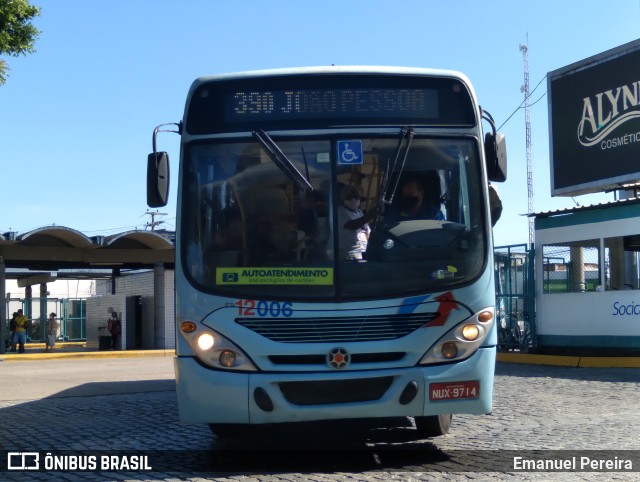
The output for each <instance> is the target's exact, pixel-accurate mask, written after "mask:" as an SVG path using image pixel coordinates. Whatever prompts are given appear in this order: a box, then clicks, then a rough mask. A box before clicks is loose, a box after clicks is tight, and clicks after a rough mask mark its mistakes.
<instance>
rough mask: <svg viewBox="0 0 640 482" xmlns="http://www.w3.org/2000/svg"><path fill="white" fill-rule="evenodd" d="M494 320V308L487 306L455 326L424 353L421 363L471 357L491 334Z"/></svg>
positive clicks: (428, 363) (427, 363)
mask: <svg viewBox="0 0 640 482" xmlns="http://www.w3.org/2000/svg"><path fill="white" fill-rule="evenodd" d="M494 320H495V311H494V309H493V308H486V309H484V310H481V311H479V312H478V313H476V314H474V315H473V316H471V317H470V318H468V319H466V320H465V321H463V322H462V323H459V324H458V325H456V326H454V327H453V328H451V329H450V330H449V331H448V332H446V333H445V334H444V335H443V336H442V337H441V338H440V339H439V340H438V341H437V342H436V343H435V344H434V345H433V346H432V347H431V348H430V349H429V351H427V353H425V354H424V356H423V357H422V359H421V360H420V365H431V364H435V363H443V362H448V361H460V360H464V359H465V358H469V357H470V356H471V355H473V354H474V353H475V352H476V350H477V349H478V348H479V347H480V345H482V343H483V342H484V341H485V339H486V338H487V336H488V335H489V333H490V331H491V327H492V326H493V324H494Z"/></svg>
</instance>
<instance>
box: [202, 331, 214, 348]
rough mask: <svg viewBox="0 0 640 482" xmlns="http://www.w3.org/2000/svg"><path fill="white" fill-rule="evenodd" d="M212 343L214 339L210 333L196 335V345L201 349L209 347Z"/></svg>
mask: <svg viewBox="0 0 640 482" xmlns="http://www.w3.org/2000/svg"><path fill="white" fill-rule="evenodd" d="M213 344H214V339H213V336H212V335H211V334H210V333H203V334H202V335H200V336H199V337H198V347H199V348H200V349H201V350H203V351H205V350H208V349H210V348H211V347H212V346H213Z"/></svg>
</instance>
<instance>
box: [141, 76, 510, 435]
mask: <svg viewBox="0 0 640 482" xmlns="http://www.w3.org/2000/svg"><path fill="white" fill-rule="evenodd" d="M483 119H485V124H489V126H490V127H491V129H490V131H489V132H487V134H486V135H484V136H483V130H482V124H483V122H482V121H483ZM177 125H178V130H177V131H178V132H179V134H180V136H181V148H180V174H179V179H178V208H177V210H178V213H177V219H178V221H177V238H176V273H175V279H176V359H175V369H176V382H177V393H178V402H179V411H180V418H181V420H182V421H183V422H187V423H207V424H209V425H210V426H211V428H212V429H213V430H214V432H216V433H219V434H228V433H233V432H234V431H235V430H237V429H239V428H243V427H244V428H247V427H249V426H252V425H261V424H271V423H286V422H304V421H321V420H336V419H368V420H372V421H373V419H379V420H377V421H378V422H380V421H381V420H382V419H387V418H390V417H391V418H394V417H402V418H407V417H411V418H413V420H414V421H415V426H416V427H417V429H418V431H419V432H420V434H421V435H425V436H434V435H440V434H443V433H446V432H447V431H448V429H449V425H450V422H451V414H454V413H470V414H486V413H489V412H491V408H492V390H493V376H494V364H495V354H496V324H495V315H494V305H495V296H494V279H493V258H492V235H491V220H490V210H489V201H488V199H489V198H488V181H491V180H494V181H503V180H504V179H505V176H506V155H505V149H506V148H505V145H504V142H503V138H502V136H500V135H499V134H497V133H496V132H495V126H494V124H493V121H492V120H491V116H489V115H488V114H486V113H485V112H484V111H483V110H482V109H481V108H480V107H479V105H478V103H477V101H476V97H475V94H474V91H473V88H472V86H471V84H470V82H469V81H468V79H467V78H466V77H465V76H464V75H462V74H460V73H457V72H450V71H436V70H427V69H415V68H387V67H349V68H347V67H325V68H297V69H281V70H269V71H257V72H245V73H238V74H226V75H217V76H212V77H203V78H199V79H197V80H196V81H195V82H194V83H193V85H192V87H191V89H190V91H189V94H188V97H187V102H186V108H185V112H184V117H183V120H182V122H180V123H179V124H177ZM160 130H161V129H160V127H158V128H156V130H155V131H154V137H153V141H154V142H153V144H154V146H153V147H154V149H153V151H154V152H153V153H152V154H150V155H149V159H148V180H147V187H148V204H149V206H151V207H158V206H163V205H165V204H166V201H167V195H168V187H169V182H168V180H169V167H168V156H167V154H166V153H165V152H157V151H156V134H157V132H158V131H160ZM345 193H346V194H345ZM349 193H350V194H351V195H350V196H349ZM354 193H357V194H354ZM347 198H349V199H347ZM347 204H348V205H349V207H346V206H345V205H347ZM358 204H359V207H358ZM427 206H429V207H428V208H427ZM345 209H346V211H345ZM345 215H346V216H347V218H348V219H349V220H351V221H354V222H353V223H351V224H350V223H349V221H345V219H347V218H345V217H344V216H345ZM363 215H364V218H363V217H362V216H363ZM364 221H366V224H365V223H364Z"/></svg>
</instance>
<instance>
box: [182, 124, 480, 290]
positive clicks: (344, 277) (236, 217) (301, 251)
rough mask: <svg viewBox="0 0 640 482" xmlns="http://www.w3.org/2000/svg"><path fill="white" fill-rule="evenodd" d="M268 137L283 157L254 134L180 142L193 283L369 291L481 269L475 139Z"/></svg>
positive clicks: (468, 276) (424, 286) (460, 280)
mask: <svg viewBox="0 0 640 482" xmlns="http://www.w3.org/2000/svg"><path fill="white" fill-rule="evenodd" d="M269 140H271V138H269ZM273 143H274V144H276V145H277V148H278V150H279V151H280V154H281V155H282V157H283V158H284V161H283V160H282V159H280V160H274V158H273V156H272V155H270V153H269V152H268V149H266V148H265V144H264V143H263V142H259V140H258V139H255V138H253V139H247V138H243V139H242V140H241V141H238V140H235V141H234V140H231V141H230V140H228V139H225V140H219V139H218V140H207V141H198V142H193V143H191V144H188V145H186V146H185V152H184V161H185V162H184V166H183V183H182V189H183V194H182V196H183V199H184V202H183V203H182V206H183V212H182V213H181V216H182V217H181V219H182V221H181V222H182V227H181V236H182V242H181V247H182V252H181V253H180V256H181V262H182V265H183V270H184V271H185V273H186V274H187V277H188V278H189V280H190V282H191V283H192V284H194V285H195V286H196V287H198V288H199V289H201V290H203V291H206V292H210V293H217V294H223V295H229V296H242V295H243V294H244V295H247V294H248V293H250V294H251V296H252V297H268V298H270V299H278V298H283V297H286V299H326V300H331V299H349V298H352V299H355V298H358V299H361V298H370V299H375V298H388V297H389V296H390V295H394V294H396V295H403V296H406V294H407V293H411V292H415V293H424V292H433V291H441V290H444V289H449V288H450V287H453V286H459V285H461V284H464V283H469V282H470V281H472V280H473V279H475V278H477V277H478V276H479V275H480V273H481V271H482V269H483V267H484V265H485V263H486V256H487V249H486V246H487V244H486V243H487V240H486V239H485V234H484V233H485V230H484V229H483V226H484V223H485V220H484V219H483V216H484V214H483V213H484V212H485V208H484V206H483V194H482V192H483V191H482V185H483V184H482V181H481V174H480V161H479V153H478V152H477V140H475V139H473V138H471V137H463V136H461V137H427V136H423V135H416V136H415V137H414V138H413V140H412V142H411V143H410V145H408V144H407V145H399V137H398V136H397V135H388V136H380V135H375V136H374V135H371V136H370V137H367V136H363V135H362V134H359V135H358V136H350V135H347V136H345V135H340V136H339V137H337V136H336V135H331V136H296V137H288V138H286V137H285V138H278V137H273ZM399 151H400V152H399ZM398 154H400V155H398ZM287 169H289V172H287ZM291 169H293V171H294V172H295V171H297V174H296V176H292V175H291V173H290V170H291ZM297 178H302V179H304V180H306V181H307V183H308V184H307V183H304V182H296V180H297ZM285 286H286V289H283V287H285ZM285 292H286V294H285Z"/></svg>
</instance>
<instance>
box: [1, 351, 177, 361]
mask: <svg viewBox="0 0 640 482" xmlns="http://www.w3.org/2000/svg"><path fill="white" fill-rule="evenodd" d="M175 354H176V351H175V350H173V349H172V350H114V351H68V352H64V351H59V352H55V351H52V352H43V353H7V354H4V355H0V361H7V362H11V361H27V360H53V359H61V358H132V357H158V356H175Z"/></svg>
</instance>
